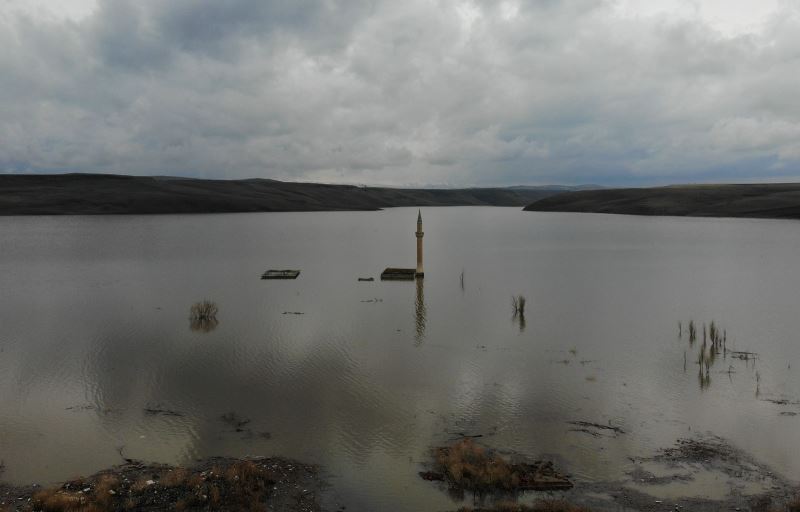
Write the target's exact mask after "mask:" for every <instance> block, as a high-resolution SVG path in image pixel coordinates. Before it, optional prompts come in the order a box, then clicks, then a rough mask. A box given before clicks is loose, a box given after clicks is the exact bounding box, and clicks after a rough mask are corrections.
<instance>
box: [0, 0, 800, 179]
mask: <svg viewBox="0 0 800 512" xmlns="http://www.w3.org/2000/svg"><path fill="white" fill-rule="evenodd" d="M0 48H1V49H2V50H0V173H59V172H102V173H120V174H135V175H174V176H192V177H202V178H220V179H233V178H251V177H258V178H274V179H282V180H291V181H315V182H328V183H352V184H368V185H390V186H444V187H458V186H505V185H541V184H585V183H591V184H599V185H605V186H646V185H661V184H671V183H700V182H775V181H800V2H797V1H796V0H561V1H559V0H528V1H520V0H404V1H401V2H399V1H396V0H283V1H273V0H227V1H225V2H220V1H218V0H169V1H167V0H57V1H56V0H0Z"/></svg>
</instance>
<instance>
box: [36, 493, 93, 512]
mask: <svg viewBox="0 0 800 512" xmlns="http://www.w3.org/2000/svg"><path fill="white" fill-rule="evenodd" d="M31 501H32V502H33V506H34V508H35V509H36V510H42V511H44V512H72V511H76V512H77V511H80V512H83V509H84V505H86V504H87V500H86V496H83V495H82V494H78V493H77V492H70V491H66V490H63V489H62V488H54V489H43V490H41V491H38V492H36V493H35V494H34V495H33V499H32V500H31Z"/></svg>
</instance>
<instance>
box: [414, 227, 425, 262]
mask: <svg viewBox="0 0 800 512" xmlns="http://www.w3.org/2000/svg"><path fill="white" fill-rule="evenodd" d="M415 235H417V277H424V276H425V270H424V269H423V267H422V237H423V236H425V233H424V232H423V231H422V212H421V211H420V212H419V213H418V214H417V232H416V233H415Z"/></svg>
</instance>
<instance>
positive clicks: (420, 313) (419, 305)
mask: <svg viewBox="0 0 800 512" xmlns="http://www.w3.org/2000/svg"><path fill="white" fill-rule="evenodd" d="M416 281H417V299H416V300H415V301H414V313H415V314H414V319H415V321H416V322H415V325H416V335H415V336H414V341H415V344H416V345H420V344H421V343H422V340H423V339H424V338H425V323H426V321H427V313H428V312H427V309H426V308H425V290H424V288H423V282H424V281H423V280H422V279H417V280H416Z"/></svg>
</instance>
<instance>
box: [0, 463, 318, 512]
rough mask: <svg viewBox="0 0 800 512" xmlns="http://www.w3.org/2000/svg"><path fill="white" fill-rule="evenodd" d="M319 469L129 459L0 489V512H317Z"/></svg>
mask: <svg viewBox="0 0 800 512" xmlns="http://www.w3.org/2000/svg"><path fill="white" fill-rule="evenodd" d="M324 487H325V485H324V482H323V479H322V478H321V477H320V473H319V468H318V467H317V466H314V465H309V464H304V463H301V462H297V461H294V460H290V459H284V458H267V457H253V458H246V459H237V458H228V457H212V458H208V459H203V460H200V461H197V463H196V464H195V465H193V466H191V467H179V466H171V465H167V464H152V463H144V462H139V461H130V462H127V463H125V464H123V465H119V466H114V467H112V468H110V469H107V470H103V471H100V472H98V473H96V474H94V475H92V476H90V477H87V478H77V479H73V480H70V481H67V482H64V483H63V484H61V485H57V486H54V487H46V488H45V487H41V486H39V485H28V486H10V485H5V484H0V511H2V512H6V511H9V512H10V511H14V512H33V511H38V510H48V511H60V510H63V511H76V512H77V511H81V512H100V511H115V512H116V511H130V510H142V511H155V510H220V511H225V510H230V511H238V510H285V511H288V512H319V511H321V510H322V507H321V505H320V499H319V498H320V494H321V492H322V490H323V488H324Z"/></svg>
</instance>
